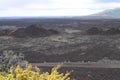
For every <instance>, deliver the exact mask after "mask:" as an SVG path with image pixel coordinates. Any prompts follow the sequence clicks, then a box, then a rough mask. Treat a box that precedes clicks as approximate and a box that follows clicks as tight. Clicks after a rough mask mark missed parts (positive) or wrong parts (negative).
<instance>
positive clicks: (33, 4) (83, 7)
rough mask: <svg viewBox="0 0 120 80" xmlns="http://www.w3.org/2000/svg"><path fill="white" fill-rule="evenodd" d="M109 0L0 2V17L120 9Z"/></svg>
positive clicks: (3, 0) (84, 12)
mask: <svg viewBox="0 0 120 80" xmlns="http://www.w3.org/2000/svg"><path fill="white" fill-rule="evenodd" d="M117 1H118V0H115V2H113V1H111V0H109V1H108V0H104V1H102V0H1V1H0V16H80V15H89V14H93V13H96V12H100V11H102V10H105V9H111V8H117V7H120V3H119V2H117Z"/></svg>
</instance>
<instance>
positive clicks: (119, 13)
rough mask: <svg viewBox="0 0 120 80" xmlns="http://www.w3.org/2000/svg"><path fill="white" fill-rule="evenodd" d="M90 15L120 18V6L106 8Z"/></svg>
mask: <svg viewBox="0 0 120 80" xmlns="http://www.w3.org/2000/svg"><path fill="white" fill-rule="evenodd" d="M88 17H93V18H108V19H111V18H112V19H119V18H120V8H115V9H108V10H104V11H102V12H99V13H96V14H92V15H90V16H88Z"/></svg>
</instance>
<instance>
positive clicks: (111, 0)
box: [96, 0, 120, 3]
mask: <svg viewBox="0 0 120 80" xmlns="http://www.w3.org/2000/svg"><path fill="white" fill-rule="evenodd" d="M96 1H97V2H101V3H112V2H120V0H96Z"/></svg>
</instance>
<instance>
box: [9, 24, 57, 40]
mask: <svg viewBox="0 0 120 80" xmlns="http://www.w3.org/2000/svg"><path fill="white" fill-rule="evenodd" d="M58 33H59V32H58V31H56V30H52V29H50V30H47V29H44V28H42V27H41V26H37V25H30V26H28V27H25V28H18V29H17V30H15V31H12V32H11V33H9V36H13V37H21V38H22V37H33V38H34V37H46V36H50V35H54V34H58Z"/></svg>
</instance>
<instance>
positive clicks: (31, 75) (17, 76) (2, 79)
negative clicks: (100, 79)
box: [0, 64, 70, 80]
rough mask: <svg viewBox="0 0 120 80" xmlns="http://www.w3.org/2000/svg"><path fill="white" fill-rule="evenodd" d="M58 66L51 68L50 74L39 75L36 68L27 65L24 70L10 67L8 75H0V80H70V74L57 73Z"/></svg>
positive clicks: (38, 70) (18, 67)
mask: <svg viewBox="0 0 120 80" xmlns="http://www.w3.org/2000/svg"><path fill="white" fill-rule="evenodd" d="M59 68H60V65H58V66H56V67H54V68H52V70H51V73H48V72H45V73H40V69H39V68H38V67H32V65H30V64H29V65H27V66H26V68H25V69H23V68H21V67H20V66H19V65H18V66H17V67H16V68H14V67H11V68H10V71H9V73H6V74H5V73H4V74H0V80H70V78H69V75H70V72H68V73H66V74H64V73H59V72H58V69H59Z"/></svg>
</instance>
